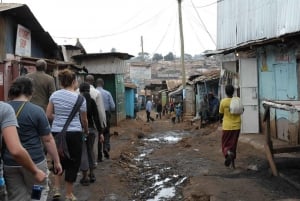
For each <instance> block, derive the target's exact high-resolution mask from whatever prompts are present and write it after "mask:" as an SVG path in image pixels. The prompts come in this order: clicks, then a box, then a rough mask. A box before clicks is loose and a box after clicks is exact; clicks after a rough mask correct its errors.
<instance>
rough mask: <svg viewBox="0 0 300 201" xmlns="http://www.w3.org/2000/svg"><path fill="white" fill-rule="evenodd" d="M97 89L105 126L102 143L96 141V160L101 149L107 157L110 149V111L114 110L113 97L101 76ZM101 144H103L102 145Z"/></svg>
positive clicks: (100, 156)
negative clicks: (102, 105)
mask: <svg viewBox="0 0 300 201" xmlns="http://www.w3.org/2000/svg"><path fill="white" fill-rule="evenodd" d="M96 85H97V90H98V91H99V92H100V93H101V95H102V99H103V103H104V108H105V114H106V127H105V128H104V130H103V135H104V143H98V160H99V161H102V150H103V154H104V157H105V158H107V159H109V151H110V148H111V147H110V126H111V122H110V120H111V112H112V111H115V109H116V105H115V102H114V99H113V97H112V95H111V93H110V92H109V91H107V90H105V89H103V87H104V81H103V79H102V78H98V79H97V81H96ZM102 145H103V146H102Z"/></svg>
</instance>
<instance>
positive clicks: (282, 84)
mask: <svg viewBox="0 0 300 201" xmlns="http://www.w3.org/2000/svg"><path fill="white" fill-rule="evenodd" d="M257 62H258V64H257V66H258V76H259V101H260V103H261V101H263V100H265V99H268V100H275V101H276V100H290V101H291V100H298V96H299V94H298V80H297V61H296V57H295V49H293V48H284V47H280V46H274V45H269V46H266V47H263V48H260V49H258V51H257ZM260 111H261V112H260V113H261V115H263V112H264V108H263V106H262V105H261V104H260ZM274 115H275V112H272V113H271V119H274ZM289 116H290V115H289V112H285V111H282V110H281V111H279V110H277V111H276V118H277V119H278V118H286V119H289V120H291V119H290V117H289ZM292 121H295V119H293V120H292Z"/></svg>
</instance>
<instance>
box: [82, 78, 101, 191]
mask: <svg viewBox="0 0 300 201" xmlns="http://www.w3.org/2000/svg"><path fill="white" fill-rule="evenodd" d="M79 91H80V93H81V94H82V95H83V97H84V98H85V100H86V107H87V119H88V127H89V134H88V135H87V136H85V141H84V143H83V148H82V156H81V166H80V169H81V172H82V179H81V180H80V183H81V184H82V185H85V186H87V185H89V184H90V183H94V182H95V181H96V177H95V175H94V164H95V161H94V160H95V159H94V158H93V157H92V154H93V146H94V142H95V136H96V132H98V135H99V136H101V137H100V139H101V142H103V134H102V128H101V124H100V120H99V114H98V112H97V105H96V102H95V101H94V99H92V98H91V95H90V85H89V84H88V83H87V82H84V83H81V84H80V86H79ZM96 129H97V130H96ZM88 170H89V174H88Z"/></svg>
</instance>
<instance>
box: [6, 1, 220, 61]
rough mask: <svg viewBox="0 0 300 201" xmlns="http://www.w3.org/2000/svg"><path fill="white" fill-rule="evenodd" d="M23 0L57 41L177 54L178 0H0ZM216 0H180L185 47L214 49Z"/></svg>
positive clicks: (101, 49) (88, 48)
mask: <svg viewBox="0 0 300 201" xmlns="http://www.w3.org/2000/svg"><path fill="white" fill-rule="evenodd" d="M2 3H23V4H27V6H28V7H29V8H30V9H31V11H32V13H33V14H34V15H35V17H36V18H37V20H38V21H39V22H40V24H41V25H42V27H43V28H44V29H45V31H48V32H49V33H50V35H51V36H52V37H53V39H54V40H55V41H56V42H57V43H58V44H59V45H60V44H70V45H74V44H75V41H76V38H79V39H80V41H81V43H82V44H83V45H84V47H85V49H86V51H87V52H88V53H98V52H110V51H111V49H112V48H115V49H116V50H117V51H118V52H125V53H129V54H132V55H135V56H136V55H137V54H138V53H139V52H141V51H142V46H141V37H143V49H144V52H147V53H150V54H154V53H159V54H162V55H166V54H167V53H169V52H173V53H174V54H176V55H180V39H179V22H178V1H177V0H126V1H125V0H84V1H79V0H51V1H46V0H2ZM216 8H217V0H182V15H183V34H184V49H185V53H188V54H191V55H194V54H200V53H201V52H203V51H205V50H208V49H215V44H214V41H216V18H217V11H216V10H217V9H216Z"/></svg>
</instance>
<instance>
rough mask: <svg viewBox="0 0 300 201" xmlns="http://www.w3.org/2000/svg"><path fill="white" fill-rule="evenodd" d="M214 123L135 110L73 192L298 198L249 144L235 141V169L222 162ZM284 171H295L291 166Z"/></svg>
mask: <svg viewBox="0 0 300 201" xmlns="http://www.w3.org/2000/svg"><path fill="white" fill-rule="evenodd" d="M218 126H219V124H218V123H215V124H210V125H207V126H206V127H204V128H201V129H197V126H195V125H193V126H192V125H191V124H190V123H189V122H187V121H186V122H182V123H177V124H175V125H174V124H172V123H171V122H170V119H169V118H168V117H167V116H164V117H163V118H162V119H161V120H160V119H157V120H155V121H154V122H150V123H146V122H145V115H144V113H143V112H140V113H139V114H138V117H137V119H128V120H125V121H123V122H121V124H120V125H119V126H118V127H113V128H112V129H111V134H112V135H111V145H112V150H111V154H110V155H111V157H110V159H105V160H104V161H103V162H101V163H99V164H98V165H97V168H96V170H95V174H96V177H97V181H96V182H95V183H93V184H90V185H89V186H81V185H80V184H79V183H78V182H77V183H76V184H75V195H76V196H77V197H78V199H79V200H88V201H129V200H136V201H160V200H161V201H169V200H172V201H173V200H174V201H177V200H178V201H180V200H182V201H219V200H222V201H271V200H298V199H299V200H300V191H299V189H298V188H296V187H295V186H294V185H291V184H290V183H289V182H287V181H286V180H285V179H283V178H282V177H273V176H272V174H271V172H270V170H269V165H268V162H267V160H266V157H265V153H263V152H261V151H258V150H256V149H254V148H253V147H252V146H251V145H248V144H242V143H240V144H239V145H238V153H237V160H236V169H231V168H227V167H225V166H224V159H223V156H222V153H221V148H220V139H221V135H220V132H219V130H218ZM291 163H295V162H291ZM291 163H290V164H291ZM296 164H298V163H297V162H296ZM299 164H300V163H299ZM285 168H286V167H285ZM287 171H288V172H290V173H291V172H292V171H295V172H294V173H293V176H297V175H299V172H297V168H296V170H295V168H294V169H287ZM79 179H80V175H79V176H78V181H79ZM298 181H299V179H298ZM49 200H51V199H49Z"/></svg>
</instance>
